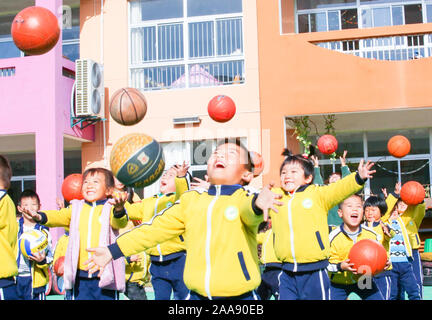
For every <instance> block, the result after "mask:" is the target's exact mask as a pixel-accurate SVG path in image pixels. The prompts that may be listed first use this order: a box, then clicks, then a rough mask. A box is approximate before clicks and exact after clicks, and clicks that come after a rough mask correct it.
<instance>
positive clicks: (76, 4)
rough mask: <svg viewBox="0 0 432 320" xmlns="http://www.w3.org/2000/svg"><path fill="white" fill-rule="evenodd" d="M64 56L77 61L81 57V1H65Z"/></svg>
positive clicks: (63, 26)
mask: <svg viewBox="0 0 432 320" xmlns="http://www.w3.org/2000/svg"><path fill="white" fill-rule="evenodd" d="M62 37H63V56H65V57H67V58H68V59H70V60H72V61H75V60H77V59H79V57H80V52H79V51H80V45H79V37H80V1H79V0H63V25H62Z"/></svg>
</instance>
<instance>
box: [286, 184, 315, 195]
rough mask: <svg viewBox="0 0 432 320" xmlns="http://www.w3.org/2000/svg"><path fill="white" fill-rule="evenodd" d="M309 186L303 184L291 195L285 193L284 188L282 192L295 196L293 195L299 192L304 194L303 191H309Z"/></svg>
mask: <svg viewBox="0 0 432 320" xmlns="http://www.w3.org/2000/svg"><path fill="white" fill-rule="evenodd" d="M309 186H310V184H303V185H301V186H300V187H298V188H297V189H296V190H295V191H294V192H293V193H289V192H288V191H285V190H284V189H283V188H281V189H282V191H283V192H284V194H285V195H293V194H295V193H297V192H303V191H305V190H306V189H307V187H309Z"/></svg>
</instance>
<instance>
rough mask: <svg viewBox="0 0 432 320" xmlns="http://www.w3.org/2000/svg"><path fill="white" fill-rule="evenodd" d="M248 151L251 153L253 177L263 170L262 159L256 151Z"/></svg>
mask: <svg viewBox="0 0 432 320" xmlns="http://www.w3.org/2000/svg"><path fill="white" fill-rule="evenodd" d="M249 153H250V155H251V158H252V163H253V165H254V170H253V175H254V177H257V176H259V175H260V174H261V173H262V172H263V170H264V160H263V158H262V156H261V155H260V154H259V153H258V152H255V151H250V152H249Z"/></svg>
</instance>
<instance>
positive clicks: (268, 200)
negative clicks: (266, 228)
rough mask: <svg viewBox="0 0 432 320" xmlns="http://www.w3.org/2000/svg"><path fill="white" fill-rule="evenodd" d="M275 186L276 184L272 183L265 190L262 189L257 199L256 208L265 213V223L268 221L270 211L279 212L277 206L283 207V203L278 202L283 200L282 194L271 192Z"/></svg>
mask: <svg viewBox="0 0 432 320" xmlns="http://www.w3.org/2000/svg"><path fill="white" fill-rule="evenodd" d="M273 186H274V182H271V183H270V184H268V185H267V186H265V187H264V188H262V190H261V192H260V193H259V194H258V196H257V197H256V199H255V204H254V205H255V206H256V207H257V208H259V209H261V210H262V211H263V219H264V221H267V220H268V216H269V210H273V211H274V212H276V213H277V212H278V209H277V208H276V206H282V205H283V202H281V201H278V199H281V198H282V195H281V194H276V193H274V192H272V191H271V189H272V188H273Z"/></svg>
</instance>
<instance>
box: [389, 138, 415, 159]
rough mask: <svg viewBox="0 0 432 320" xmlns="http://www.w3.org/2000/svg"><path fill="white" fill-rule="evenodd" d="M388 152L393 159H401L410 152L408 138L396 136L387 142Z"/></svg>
mask: <svg viewBox="0 0 432 320" xmlns="http://www.w3.org/2000/svg"><path fill="white" fill-rule="evenodd" d="M387 150H388V152H389V153H390V154H391V155H392V156H393V157H395V158H403V157H405V156H406V155H407V154H408V153H409V152H410V151H411V143H410V141H409V140H408V138H406V137H404V136H401V135H396V136H393V137H391V138H390V139H389V141H388V142H387Z"/></svg>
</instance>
